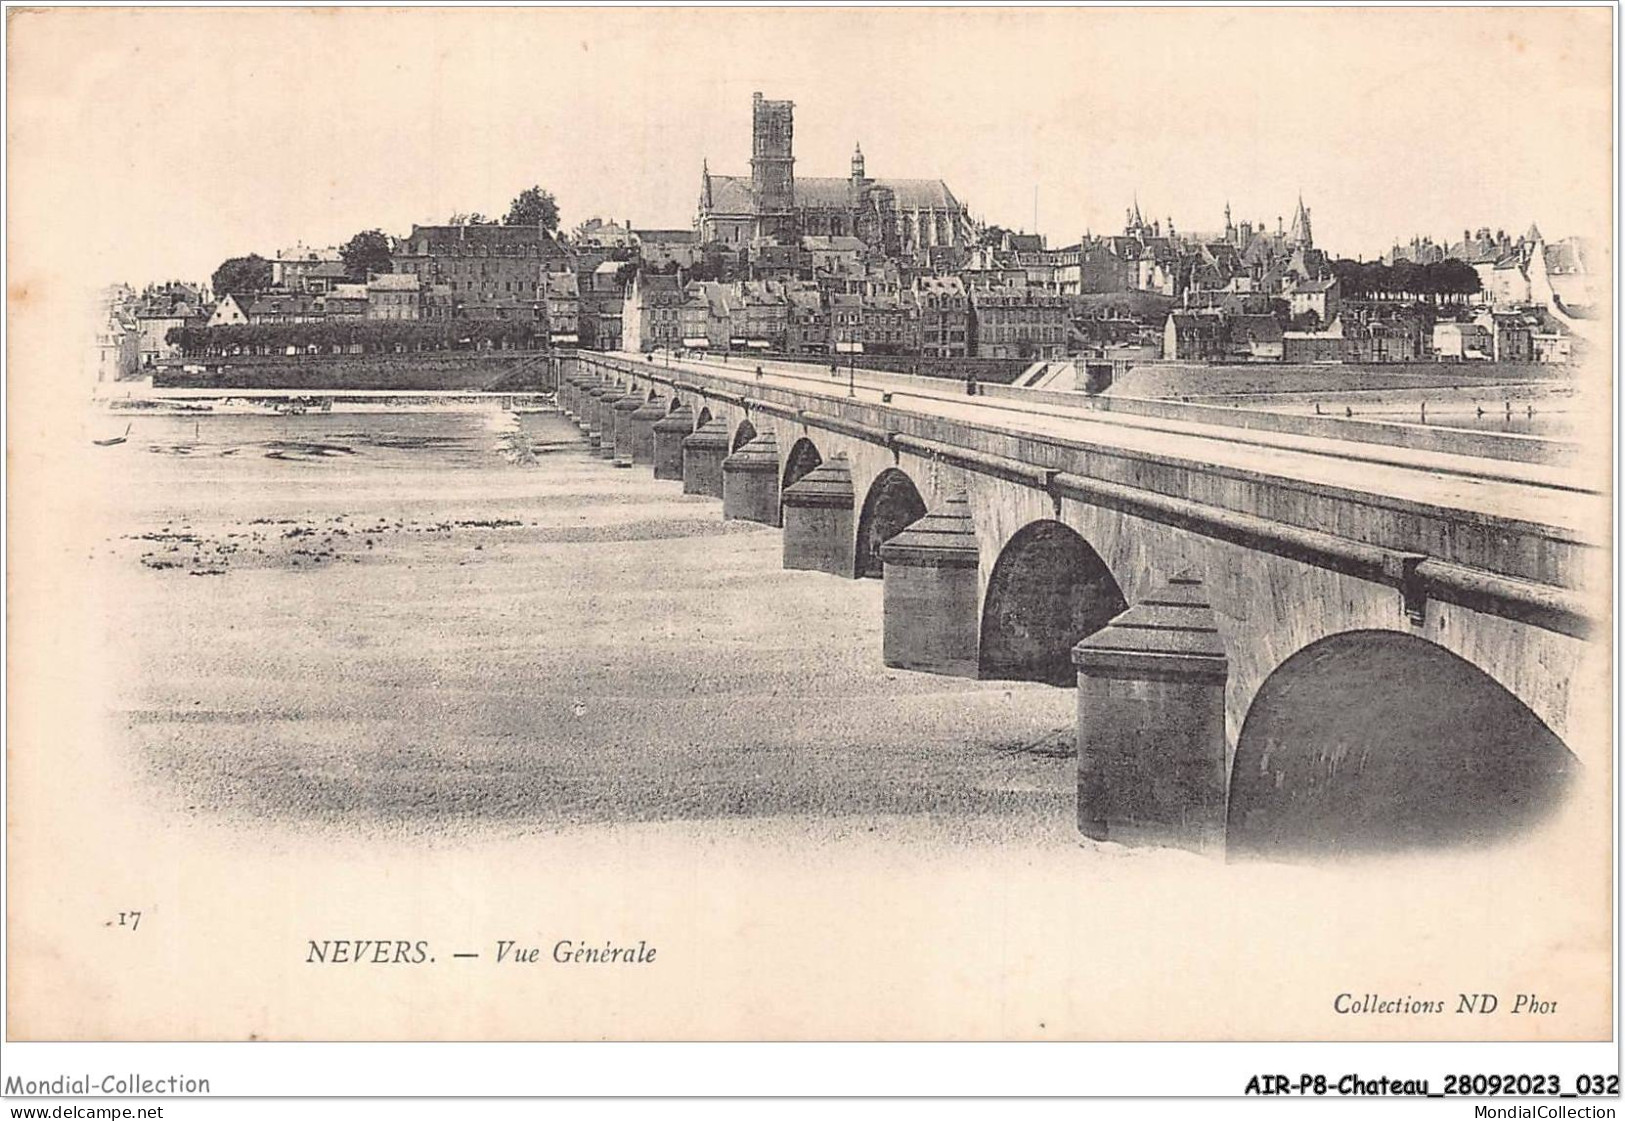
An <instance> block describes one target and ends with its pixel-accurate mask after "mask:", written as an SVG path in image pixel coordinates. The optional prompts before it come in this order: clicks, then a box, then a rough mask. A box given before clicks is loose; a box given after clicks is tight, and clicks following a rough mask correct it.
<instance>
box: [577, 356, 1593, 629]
mask: <svg viewBox="0 0 1625 1121" xmlns="http://www.w3.org/2000/svg"><path fill="white" fill-rule="evenodd" d="M588 361H589V362H590V363H592V364H594V365H596V366H599V367H601V368H603V369H606V370H612V371H615V372H616V373H618V374H621V375H629V376H632V377H634V378H636V379H641V380H643V381H644V382H645V383H646V384H648V383H660V384H665V385H668V386H671V387H672V389H673V390H674V391H675V392H677V393H679V394H684V395H688V396H689V397H691V398H695V399H699V400H701V401H716V402H722V403H725V404H728V405H732V406H734V407H736V408H740V409H743V410H745V411H746V412H759V413H761V414H763V415H767V416H775V417H779V418H781V419H785V420H789V421H793V422H794V423H797V424H799V425H803V426H806V427H808V428H813V429H821V430H824V431H828V432H833V433H837V434H839V435H842V436H846V437H849V438H852V439H857V440H862V441H865V442H867V443H871V444H877V445H879V446H882V447H885V448H886V449H888V450H889V451H891V452H892V453H893V455H894V456H895V455H900V454H903V453H910V454H914V455H918V456H921V457H923V458H925V459H928V460H933V461H936V462H940V463H944V464H950V465H952V466H955V467H958V468H961V469H963V470H966V471H970V472H974V473H977V474H982V475H987V476H991V477H995V478H999V479H1003V480H1006V481H1009V482H1013V483H1016V484H1018V485H1021V486H1026V487H1030V488H1032V489H1033V490H1035V491H1039V492H1042V493H1044V494H1045V495H1047V496H1048V497H1049V498H1050V499H1051V500H1052V501H1054V502H1056V503H1059V502H1060V501H1061V500H1062V499H1073V500H1076V501H1080V502H1086V503H1092V504H1099V505H1103V506H1106V507H1109V508H1111V509H1114V510H1118V511H1120V512H1122V513H1125V514H1129V515H1131V516H1134V517H1139V518H1144V519H1146V520H1149V521H1154V522H1158V523H1160V524H1165V525H1170V526H1174V527H1176V528H1179V529H1182V530H1185V531H1187V532H1190V533H1194V534H1197V535H1200V536H1205V537H1209V538H1214V539H1218V540H1223V541H1228V542H1231V543H1235V544H1242V545H1245V546H1247V547H1249V548H1252V549H1257V550H1260V551H1262V552H1266V553H1273V554H1276V555H1279V556H1284V557H1288V558H1290V559H1295V560H1300V561H1303V562H1305V563H1309V564H1314V565H1317V566H1320V567H1325V568H1329V569H1332V570H1333V571H1336V572H1340V573H1343V574H1346V575H1353V576H1357V577H1359V578H1361V579H1366V580H1372V581H1374V582H1378V583H1382V584H1386V585H1389V586H1391V587H1393V588H1395V589H1397V590H1398V591H1399V592H1400V594H1401V595H1402V596H1403V597H1404V599H1405V600H1406V603H1407V605H1408V608H1410V609H1412V610H1416V609H1420V607H1421V606H1422V605H1423V604H1425V602H1426V601H1427V600H1428V599H1441V600H1445V601H1447V602H1452V603H1458V604H1461V605H1463V606H1469V607H1472V608H1473V609H1474V610H1479V611H1485V612H1488V613H1491V614H1497V615H1502V616H1505V617H1509V618H1513V619H1516V620H1519V621H1522V622H1527V623H1530V624H1532V625H1536V626H1541V627H1545V628H1548V629H1552V630H1556V631H1559V632H1560V633H1564V634H1576V635H1577V634H1583V633H1585V632H1586V630H1587V628H1588V625H1589V622H1590V620H1591V619H1592V617H1593V615H1594V614H1595V613H1596V608H1595V607H1594V606H1593V605H1592V604H1591V602H1590V600H1589V597H1588V596H1587V595H1586V594H1585V591H1586V590H1587V589H1588V588H1589V587H1591V586H1592V582H1593V580H1594V579H1595V572H1596V570H1597V568H1598V565H1599V563H1600V562H1601V561H1603V560H1605V559H1606V558H1605V553H1604V551H1603V550H1602V549H1600V548H1599V547H1598V543H1597V542H1593V541H1590V540H1587V539H1585V537H1584V536H1583V535H1582V534H1581V533H1579V532H1576V531H1574V530H1572V529H1568V528H1565V527H1561V526H1555V525H1547V524H1539V523H1536V522H1532V521H1528V520H1520V519H1514V518H1507V517H1500V516H1495V515H1489V514H1484V513H1481V512H1475V511H1467V510H1454V509H1450V508H1447V507H1444V506H1440V505H1436V504H1429V503H1423V502H1418V501H1414V500H1411V499H1406V498H1401V497H1396V496H1391V495H1383V494H1378V493H1374V492H1371V491H1362V490H1358V489H1355V488H1353V487H1346V486H1331V485H1327V484H1324V483H1311V482H1304V481H1301V480H1296V479H1291V478H1286V477H1283V476H1281V475H1272V474H1268V473H1266V472H1262V471H1248V470H1242V469H1238V468H1233V467H1222V466H1218V465H1215V464H1212V463H1200V462H1194V461H1190V460H1184V459H1179V458H1176V457H1171V456H1165V455H1159V454H1154V453H1147V452H1143V451H1136V450H1129V449H1123V448H1113V447H1107V446H1104V445H1101V444H1098V443H1090V442H1085V441H1077V440H1070V439H1067V438H1065V437H1060V436H1054V435H1048V434H1036V433H1031V432H1022V431H1016V430H1012V429H1008V428H1004V427H999V426H993V425H990V424H988V423H985V422H973V421H968V420H964V419H959V418H955V417H944V416H938V415H926V414H921V413H917V412H911V411H910V410H908V409H906V408H901V407H897V406H895V405H888V404H885V403H883V402H873V401H867V400H862V399H855V398H854V399H842V398H831V397H826V396H821V395H819V394H814V393H811V392H806V391H801V390H796V389H789V388H785V387H783V386H776V385H772V384H762V383H754V382H749V381H748V379H746V378H744V377H743V376H742V375H740V376H732V377H730V376H727V375H723V374H719V373H715V372H712V371H707V370H696V369H693V368H688V367H683V368H674V369H672V370H666V369H663V368H661V367H658V366H655V365H650V364H646V363H644V364H640V363H637V362H634V361H630V360H628V359H625V358H623V357H620V356H617V355H596V354H595V355H592V356H590V358H589V359H588ZM741 389H746V390H748V392H741ZM1358 470H1359V469H1358V464H1355V463H1351V465H1350V472H1351V474H1353V475H1356V476H1357V475H1358Z"/></svg>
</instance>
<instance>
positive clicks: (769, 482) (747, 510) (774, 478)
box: [722, 432, 779, 526]
mask: <svg viewBox="0 0 1625 1121" xmlns="http://www.w3.org/2000/svg"><path fill="white" fill-rule="evenodd" d="M722 516H723V518H724V519H732V518H738V519H740V520H743V521H747V522H760V523H761V524H762V525H772V526H776V525H778V524H779V441H778V438H777V437H775V436H774V435H773V433H772V432H764V433H762V434H761V435H759V436H757V437H756V438H755V439H753V440H751V441H750V443H748V444H746V445H745V446H744V447H742V448H740V449H739V450H738V451H736V452H734V453H733V454H732V455H730V456H729V457H728V458H727V459H724V460H723V461H722Z"/></svg>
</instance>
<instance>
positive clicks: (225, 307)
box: [204, 292, 248, 327]
mask: <svg viewBox="0 0 1625 1121" xmlns="http://www.w3.org/2000/svg"><path fill="white" fill-rule="evenodd" d="M247 322H248V315H247V313H245V312H244V311H243V309H242V305H241V304H239V303H238V302H237V297H236V296H233V295H232V294H231V293H230V292H227V293H226V295H225V297H224V298H223V299H222V300H221V301H220V302H219V303H218V304H215V305H214V311H212V312H210V313H209V319H208V322H206V323H205V324H204V326H205V327H241V326H243V325H244V324H245V323H247Z"/></svg>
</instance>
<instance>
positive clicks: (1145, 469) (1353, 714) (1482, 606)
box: [559, 353, 1610, 855]
mask: <svg viewBox="0 0 1625 1121" xmlns="http://www.w3.org/2000/svg"><path fill="white" fill-rule="evenodd" d="M765 366H766V367H767V368H766V369H764V368H763V367H762V366H758V365H756V363H755V361H754V360H752V361H749V362H747V363H745V364H740V363H733V364H731V365H728V364H724V363H718V362H711V361H706V362H695V361H674V360H672V359H670V358H669V357H664V356H662V357H660V358H658V359H651V357H650V356H645V355H626V354H594V353H581V354H578V355H575V356H572V357H570V358H568V359H566V360H565V361H564V363H563V366H562V368H561V371H560V372H561V381H560V389H559V403H560V406H561V408H562V409H563V410H564V411H565V412H566V414H567V415H569V416H571V417H573V418H575V419H576V421H577V422H578V424H579V425H580V427H581V428H582V429H583V431H584V432H585V433H586V434H587V438H588V441H589V443H590V444H591V445H592V446H593V447H594V448H595V449H596V450H597V451H598V452H599V454H601V455H603V456H604V457H605V458H608V459H618V460H619V461H620V462H621V463H622V464H623V465H625V464H639V465H648V466H650V467H652V468H653V470H654V473H655V475H656V477H659V478H667V479H671V480H673V481H674V482H675V481H678V480H681V482H682V485H683V489H684V490H685V491H686V492H689V493H698V494H706V495H711V496H714V497H717V498H720V499H721V500H722V504H723V516H724V517H728V518H744V519H749V520H753V521H757V522H762V523H765V524H768V525H774V526H781V527H782V528H783V540H784V565H785V567H786V568H796V569H810V570H816V571H819V572H824V573H830V574H833V575H836V576H840V577H846V578H852V579H865V578H877V579H883V581H884V604H885V608H884V612H885V619H884V652H885V660H886V662H887V664H888V665H893V666H897V667H901V668H906V669H912V670H919V671H925V672H932V673H941V674H956V675H963V676H967V677H975V678H982V679H1007V680H1024V681H1041V682H1048V683H1051V684H1053V685H1057V686H1065V687H1069V688H1075V689H1076V690H1077V698H1078V728H1077V747H1078V823H1079V827H1080V829H1082V830H1083V832H1084V833H1085V834H1087V835H1089V836H1092V837H1096V838H1111V839H1114V840H1131V841H1132V840H1147V841H1157V842H1162V843H1174V844H1180V845H1185V846H1188V847H1193V848H1198V849H1209V850H1211V849H1216V848H1219V847H1224V848H1225V849H1226V850H1227V851H1228V852H1230V853H1232V854H1247V853H1262V854H1277V855H1297V854H1306V853H1315V852H1330V853H1346V852H1354V851H1363V850H1385V849H1394V848H1409V847H1418V846H1432V845H1443V844H1461V843H1482V842H1488V841H1490V840H1492V839H1494V838H1496V837H1498V836H1501V835H1510V834H1513V833H1515V832H1516V831H1517V830H1519V829H1521V828H1524V827H1527V826H1530V825H1532V824H1534V823H1535V821H1536V820H1537V819H1538V818H1540V817H1542V816H1543V815H1544V814H1546V813H1547V812H1548V811H1549V810H1550V809H1551V808H1552V807H1553V806H1555V805H1556V804H1557V803H1558V802H1559V801H1560V800H1561V799H1562V798H1563V796H1564V795H1565V794H1566V793H1567V792H1568V791H1569V789H1570V788H1571V787H1572V786H1574V785H1575V783H1576V780H1577V779H1578V778H1579V777H1580V776H1587V781H1588V782H1589V781H1596V782H1600V783H1602V784H1603V785H1604V786H1606V785H1607V783H1608V781H1609V779H1610V772H1609V760H1610V743H1609V739H1608V730H1607V728H1606V726H1605V725H1598V724H1595V723H1588V721H1592V720H1594V714H1595V712H1596V711H1597V708H1598V706H1597V705H1596V698H1597V697H1599V696H1606V695H1607V694H1606V690H1607V689H1608V687H1609V686H1608V680H1609V678H1608V673H1609V667H1608V656H1607V649H1606V646H1605V644H1604V643H1602V642H1601V641H1599V640H1594V639H1593V637H1592V636H1593V634H1601V633H1603V631H1604V630H1605V629H1606V628H1605V627H1604V626H1603V623H1604V622H1605V620H1606V612H1607V600H1606V598H1599V594H1598V593H1596V592H1595V589H1599V588H1606V583H1607V571H1608V569H1607V562H1608V550H1607V546H1606V536H1605V535H1606V532H1607V525H1608V511H1607V506H1606V501H1605V499H1604V498H1603V496H1602V495H1600V494H1598V493H1596V492H1595V491H1594V490H1593V489H1588V488H1587V487H1586V486H1584V485H1581V484H1580V483H1578V482H1576V481H1575V480H1574V479H1573V478H1572V476H1571V475H1570V474H1569V473H1567V472H1565V471H1564V470H1562V469H1559V468H1557V467H1552V466H1547V465H1542V464H1538V463H1529V462H1512V461H1495V460H1491V459H1487V458H1484V457H1483V456H1482V455H1471V456H1468V455H1459V454H1450V453H1448V452H1441V451H1438V450H1436V449H1435V448H1432V447H1431V446H1430V447H1428V448H1426V449H1425V450H1417V449H1412V448H1404V447H1396V446H1392V445H1384V446H1373V445H1367V444H1363V443H1356V442H1352V441H1348V440H1332V439H1325V438H1319V437H1316V438H1309V437H1300V436H1294V435H1291V434H1287V433H1274V432H1265V433H1259V432H1255V431H1244V430H1242V429H1239V428H1227V427H1225V426H1223V425H1218V424H1213V423H1190V422H1184V421H1181V420H1180V419H1178V418H1177V417H1173V418H1170V417H1168V416H1157V417H1120V416H1116V415H1112V416H1105V417H1095V416H1090V415H1088V414H1087V413H1085V412H1083V411H1080V410H1068V409H1065V408H1062V407H1059V406H1056V405H1053V404H1048V403H1045V404H1040V405H1031V406H1029V405H1026V404H1023V403H1022V402H1021V401H1019V400H1015V399H1012V398H1011V397H1010V396H1009V395H1007V396H1006V397H1005V398H1001V399H993V398H988V397H985V396H977V397H967V396H966V394H965V389H964V387H962V386H959V385H957V384H954V383H948V384H945V385H937V386H928V387H925V388H920V387H918V386H912V385H905V384H904V382H905V381H906V380H907V379H898V380H894V381H891V382H887V381H885V380H884V379H883V378H882V379H881V380H880V381H879V382H878V383H877V382H875V381H873V380H872V379H871V378H870V376H869V375H866V374H865V375H861V376H854V375H853V374H852V373H851V372H849V371H847V370H844V369H841V370H832V369H828V368H823V367H818V366H812V365H792V364H785V363H766V364H765ZM877 377H878V375H877ZM849 379H851V380H850V381H849ZM1599 690H1600V691H1601V692H1599Z"/></svg>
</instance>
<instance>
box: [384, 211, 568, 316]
mask: <svg viewBox="0 0 1625 1121" xmlns="http://www.w3.org/2000/svg"><path fill="white" fill-rule="evenodd" d="M391 259H392V260H393V262H394V269H395V272H396V273H401V274H405V275H408V276H415V277H417V278H418V281H419V283H420V284H421V285H422V286H423V287H424V288H425V289H427V288H428V287H429V286H431V285H435V284H445V285H449V286H450V288H451V291H452V298H453V299H454V300H455V301H456V303H457V306H458V307H459V308H460V309H462V310H463V312H464V313H465V314H468V315H470V316H473V315H474V314H475V312H476V310H477V309H481V308H484V309H487V310H486V311H485V312H483V313H481V317H483V318H488V319H511V318H515V317H520V318H523V317H524V316H523V314H522V311H521V309H529V312H530V315H529V318H531V319H533V320H534V319H535V318H536V309H537V307H538V306H539V305H540V303H541V302H542V298H543V297H542V275H543V274H544V273H549V272H567V271H569V270H571V269H573V268H574V267H575V258H574V254H573V253H572V251H571V250H570V248H569V247H568V246H566V245H564V244H563V243H561V242H560V241H559V239H558V238H556V237H554V236H553V235H552V234H551V233H549V232H548V231H546V230H544V229H542V228H541V227H539V226H473V225H457V226H413V227H412V232H411V233H410V234H408V235H407V236H406V237H404V238H401V239H400V240H399V241H397V242H396V243H395V247H394V250H393V252H392V253H391Z"/></svg>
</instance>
